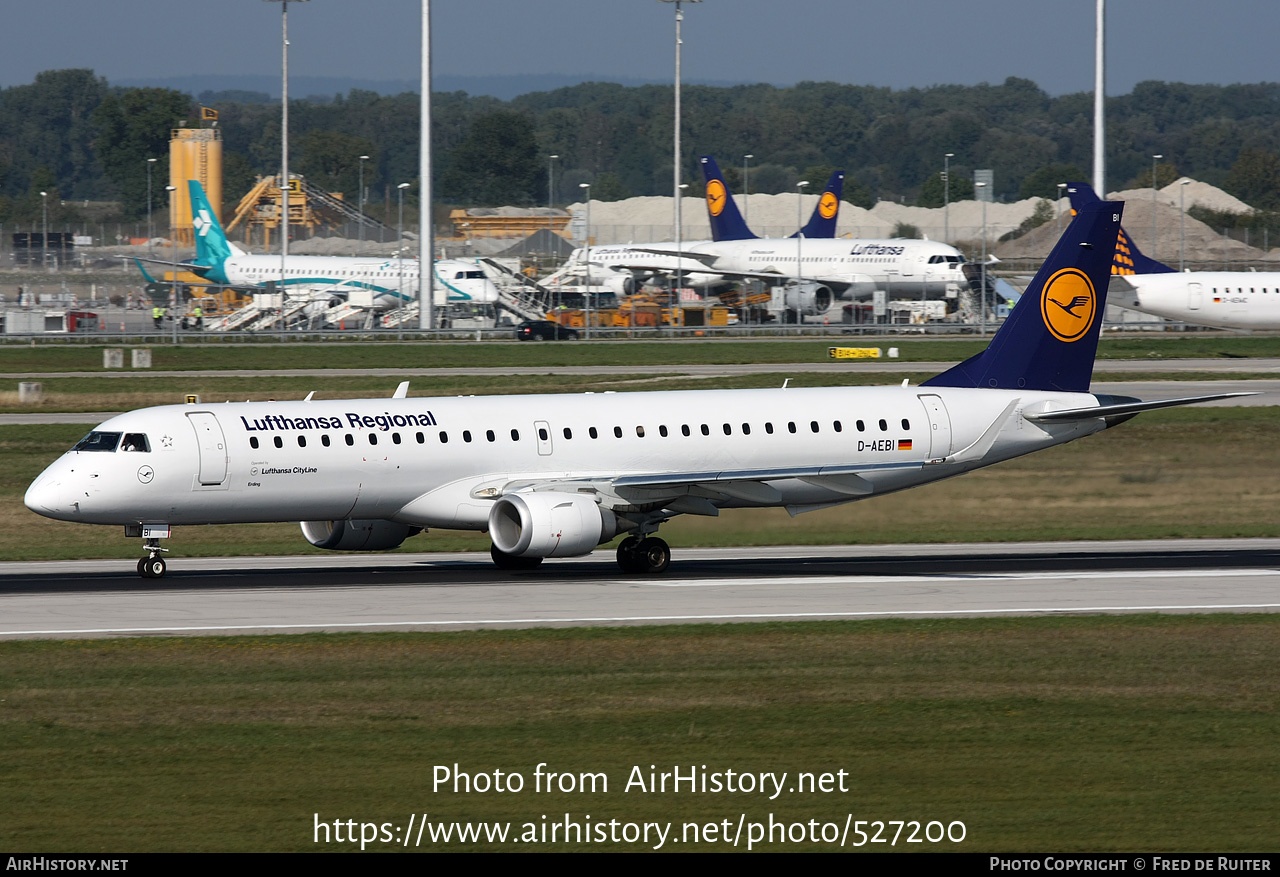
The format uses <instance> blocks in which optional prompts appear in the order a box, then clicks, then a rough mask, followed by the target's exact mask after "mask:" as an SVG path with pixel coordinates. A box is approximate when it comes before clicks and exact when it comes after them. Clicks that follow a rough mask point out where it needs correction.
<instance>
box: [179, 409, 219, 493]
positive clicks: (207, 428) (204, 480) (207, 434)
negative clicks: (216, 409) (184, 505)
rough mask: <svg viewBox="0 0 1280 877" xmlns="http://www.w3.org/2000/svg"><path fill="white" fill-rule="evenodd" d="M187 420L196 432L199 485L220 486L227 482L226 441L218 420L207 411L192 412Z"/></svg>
mask: <svg viewBox="0 0 1280 877" xmlns="http://www.w3.org/2000/svg"><path fill="white" fill-rule="evenodd" d="M187 420H188V421H190V423H191V428H192V429H194V430H195V431H196V444H197V446H198V447H199V448H200V483H201V484H202V485H213V484H221V483H222V482H224V481H226V480H227V440H226V437H225V436H224V435H223V434H222V427H221V426H220V425H219V424H218V418H216V417H214V416H213V414H212V413H210V412H208V411H194V412H192V413H190V414H188V415H187Z"/></svg>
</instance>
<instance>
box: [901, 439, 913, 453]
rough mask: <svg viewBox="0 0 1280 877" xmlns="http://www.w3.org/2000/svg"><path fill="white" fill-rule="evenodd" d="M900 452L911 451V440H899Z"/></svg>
mask: <svg viewBox="0 0 1280 877" xmlns="http://www.w3.org/2000/svg"><path fill="white" fill-rule="evenodd" d="M898 450H900V451H909V450H911V439H898Z"/></svg>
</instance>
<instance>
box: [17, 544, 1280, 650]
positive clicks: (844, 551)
mask: <svg viewBox="0 0 1280 877" xmlns="http://www.w3.org/2000/svg"><path fill="white" fill-rule="evenodd" d="M1278 586H1280V539H1240V540H1168V541H1163V540H1159V541H1128V542H1078V543H1051V542H1044V543H1013V544H967V545H879V546H830V547H814V546H798V547H771V548H750V549H675V550H674V551H673V562H672V567H671V570H670V571H669V572H668V574H667V575H665V576H655V577H643V576H628V575H622V574H620V573H619V572H618V568H617V566H616V565H615V564H614V562H613V558H612V554H611V552H606V551H598V552H596V553H595V554H593V555H591V556H589V557H585V558H576V559H571V560H559V561H546V562H544V563H543V565H542V566H541V567H540V568H539V569H537V570H536V571H532V572H524V573H511V572H501V571H499V570H497V569H496V568H495V567H494V566H493V565H492V564H491V563H490V562H489V559H488V557H487V556H485V555H482V554H463V553H454V554H383V555H374V556H370V557H358V556H352V555H335V556H332V557H316V556H306V557H278V558H230V559H228V558H182V557H171V558H170V575H169V576H168V577H167V578H165V579H163V580H161V581H159V582H158V583H152V582H147V581H145V580H143V579H140V578H139V577H138V576H137V574H136V571H135V570H134V568H133V563H132V562H130V561H72V562H56V563H7V564H0V639H19V638H20V639H55V638H56V639H63V638H81V637H118V636H170V635H227V634H254V633H301V632H316V631H330V632H339V631H352V630H362V631H378V630H460V629H478V628H512V627H559V626H600V625H637V624H684V623H707V622H720V623H723V622H742V621H784V620H807V619H824V618H826V619H834V618H847V619H853V618H929V617H939V618H941V617H959V616H1004V615H1044V614H1098V613H1133V612H1275V611H1280V587H1278Z"/></svg>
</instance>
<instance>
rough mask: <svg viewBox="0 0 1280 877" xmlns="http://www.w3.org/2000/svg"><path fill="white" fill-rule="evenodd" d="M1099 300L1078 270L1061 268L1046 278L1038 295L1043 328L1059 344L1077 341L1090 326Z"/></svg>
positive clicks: (1082, 273) (1091, 286)
mask: <svg viewBox="0 0 1280 877" xmlns="http://www.w3.org/2000/svg"><path fill="white" fill-rule="evenodd" d="M1097 310H1098V296H1097V294H1096V293H1095V292H1094V290H1093V284H1092V283H1090V282H1089V278H1088V277H1087V276H1086V275H1085V273H1084V272H1083V271H1081V270H1079V269H1078V268H1064V269H1062V270H1061V271H1059V272H1057V273H1056V274H1054V275H1053V276H1052V277H1050V278H1049V281H1048V282H1047V283H1046V284H1045V285H1044V292H1042V293H1041V294H1040V315H1041V316H1042V317H1043V318H1044V325H1045V328H1047V329H1048V330H1049V332H1050V333H1051V334H1052V335H1053V337H1054V338H1057V339H1058V340H1059V341H1067V342H1071V341H1078V340H1080V339H1081V338H1083V337H1084V336H1085V333H1087V332H1088V331H1089V327H1090V326H1091V325H1093V317H1094V315H1095V313H1096V312H1097Z"/></svg>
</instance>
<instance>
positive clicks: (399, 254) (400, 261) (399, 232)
mask: <svg viewBox="0 0 1280 877" xmlns="http://www.w3.org/2000/svg"><path fill="white" fill-rule="evenodd" d="M407 188H409V184H408V183H401V184H400V185H398V186H396V199H397V200H398V201H399V202H400V203H399V213H400V218H399V219H398V220H397V222H396V260H397V261H396V275H397V276H398V277H399V292H400V301H404V190H405V189H407ZM419 273H421V271H419ZM419 307H421V305H419Z"/></svg>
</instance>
